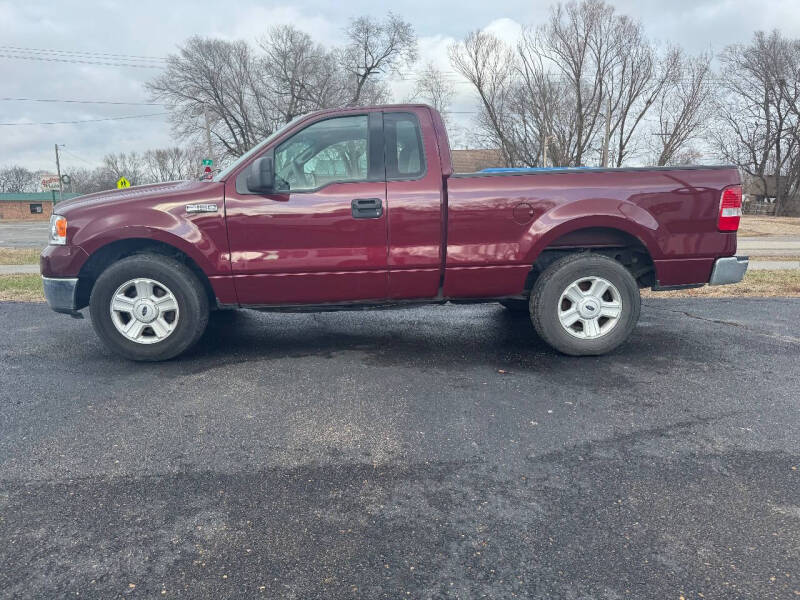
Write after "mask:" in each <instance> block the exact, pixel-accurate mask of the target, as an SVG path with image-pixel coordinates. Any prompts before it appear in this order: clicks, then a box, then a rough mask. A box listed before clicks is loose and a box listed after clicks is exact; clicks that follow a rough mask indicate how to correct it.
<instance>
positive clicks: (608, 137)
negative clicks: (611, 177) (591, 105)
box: [603, 96, 611, 168]
mask: <svg viewBox="0 0 800 600" xmlns="http://www.w3.org/2000/svg"><path fill="white" fill-rule="evenodd" d="M610 145H611V96H609V97H608V103H607V104H606V135H605V137H604V138H603V168H607V167H608V154H609V152H608V151H609V146H610Z"/></svg>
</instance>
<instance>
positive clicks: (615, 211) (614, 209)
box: [525, 198, 662, 264]
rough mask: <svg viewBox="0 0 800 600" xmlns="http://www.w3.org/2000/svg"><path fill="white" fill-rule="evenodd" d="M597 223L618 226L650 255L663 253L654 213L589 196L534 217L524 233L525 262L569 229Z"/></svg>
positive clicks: (655, 257) (583, 227) (607, 226)
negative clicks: (639, 243) (525, 244)
mask: <svg viewBox="0 0 800 600" xmlns="http://www.w3.org/2000/svg"><path fill="white" fill-rule="evenodd" d="M598 227H603V228H609V229H617V230H619V231H623V232H625V233H627V234H629V235H631V236H633V237H635V238H636V239H638V240H639V241H640V242H641V243H642V245H643V246H644V247H645V248H646V249H647V251H648V252H649V254H650V257H651V258H653V259H657V258H659V257H660V256H661V255H662V253H661V250H660V247H659V244H658V239H659V237H660V235H661V233H662V232H661V231H660V227H659V224H658V221H656V219H655V218H654V217H653V215H651V214H650V213H649V212H648V211H646V210H644V209H643V208H641V207H639V206H636V205H635V204H632V203H630V202H620V201H619V200H615V199H611V198H608V199H601V198H591V199H586V200H579V201H576V202H571V203H569V204H565V205H559V206H556V207H554V208H553V209H551V210H549V211H547V212H546V213H544V214H543V215H541V216H540V217H539V218H538V219H536V220H535V221H534V222H533V224H532V225H531V228H530V230H529V231H528V235H527V236H526V237H527V238H528V239H529V240H530V245H529V247H528V248H527V250H526V252H525V257H526V258H525V262H526V263H528V264H534V263H535V262H536V260H537V258H538V257H539V255H540V254H541V253H542V251H543V250H545V249H546V248H547V247H548V246H550V245H551V244H552V243H553V242H555V241H556V240H557V239H559V238H560V237H562V236H564V235H566V234H568V233H571V232H573V231H578V230H580V229H587V228H598Z"/></svg>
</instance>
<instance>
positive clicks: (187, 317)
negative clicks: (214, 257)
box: [89, 254, 209, 361]
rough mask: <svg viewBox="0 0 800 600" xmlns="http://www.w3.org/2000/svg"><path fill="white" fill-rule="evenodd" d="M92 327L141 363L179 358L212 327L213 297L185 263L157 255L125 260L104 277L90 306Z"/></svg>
mask: <svg viewBox="0 0 800 600" xmlns="http://www.w3.org/2000/svg"><path fill="white" fill-rule="evenodd" d="M89 311H90V314H91V317H92V326H93V327H94V330H95V332H96V333H97V335H98V336H99V337H100V339H102V340H103V342H105V344H106V346H108V348H109V349H111V350H112V351H114V352H116V353H117V354H120V355H121V356H124V357H125V358H128V359H130V360H137V361H159V360H167V359H170V358H173V357H175V356H177V355H179V354H181V353H182V352H184V351H186V350H187V349H189V348H190V347H191V346H193V345H194V344H195V343H196V342H197V340H198V339H200V336H201V335H203V331H205V328H206V325H207V324H208V313H209V307H208V297H207V296H206V293H205V290H204V289H203V286H202V284H201V283H200V282H199V281H198V279H197V277H196V276H195V274H194V273H192V271H191V270H190V269H189V268H188V267H187V266H186V265H184V264H183V263H181V262H179V261H177V260H175V259H174V258H170V257H167V256H161V255H157V254H137V255H134V256H129V257H127V258H124V259H122V260H120V261H118V262H116V263H114V264H112V265H111V266H110V267H108V268H107V269H106V270H105V271H103V272H102V274H101V275H100V277H98V278H97V281H96V282H95V284H94V287H93V288H92V294H91V298H90V301H89Z"/></svg>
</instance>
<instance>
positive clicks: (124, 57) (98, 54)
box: [0, 46, 167, 61]
mask: <svg viewBox="0 0 800 600" xmlns="http://www.w3.org/2000/svg"><path fill="white" fill-rule="evenodd" d="M6 50H11V51H13V52H34V53H37V54H70V55H76V56H95V57H110V58H115V59H118V60H136V61H141V60H145V61H148V60H152V61H164V60H167V59H166V58H165V57H163V56H144V55H141V54H111V53H109V52H91V51H88V52H87V51H82V50H52V49H47V48H23V47H21V46H0V51H6Z"/></svg>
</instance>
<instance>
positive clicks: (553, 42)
mask: <svg viewBox="0 0 800 600" xmlns="http://www.w3.org/2000/svg"><path fill="white" fill-rule="evenodd" d="M630 31H631V26H630V21H629V20H628V19H627V18H626V17H620V16H618V15H616V14H615V11H614V8H613V7H612V6H609V5H607V4H605V3H604V2H602V0H585V1H583V2H581V3H579V4H578V3H576V2H570V3H567V4H564V5H562V4H558V5H556V6H555V7H554V8H553V9H552V11H551V14H550V19H549V21H548V23H547V24H545V25H543V26H542V27H540V28H539V29H537V30H536V33H535V37H534V39H533V40H531V39H530V36H528V38H529V39H528V44H527V45H526V49H527V50H528V51H529V52H531V53H533V54H534V55H537V56H538V57H539V58H540V60H541V62H542V65H543V66H544V67H545V68H548V69H549V70H551V71H552V72H554V73H556V74H558V75H560V76H561V78H563V81H564V94H565V95H568V96H569V98H570V101H571V103H572V104H573V106H574V108H573V110H572V111H570V112H571V114H569V115H567V118H568V119H569V121H570V122H571V125H572V126H571V128H570V132H569V133H570V135H569V136H568V137H567V136H566V135H565V136H564V139H563V140H561V142H562V143H564V144H565V146H564V147H563V149H562V151H561V152H562V154H563V156H564V163H565V164H567V165H582V164H583V163H584V157H585V155H586V154H587V153H588V152H589V150H590V149H591V146H592V143H593V142H594V141H595V136H596V135H597V133H598V130H599V128H600V126H601V125H602V123H603V119H604V114H605V111H604V109H605V106H604V100H605V99H606V96H607V95H609V94H611V92H612V89H611V86H612V84H611V79H612V77H613V74H614V71H615V70H619V68H620V63H621V61H622V58H623V55H624V49H625V43H624V42H625V39H626V36H627V35H629V34H630Z"/></svg>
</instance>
